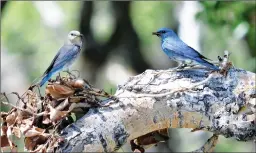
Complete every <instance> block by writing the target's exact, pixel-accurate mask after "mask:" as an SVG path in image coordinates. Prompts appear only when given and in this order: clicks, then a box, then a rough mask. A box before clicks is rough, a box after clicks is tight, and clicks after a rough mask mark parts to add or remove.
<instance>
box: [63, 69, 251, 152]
mask: <svg viewBox="0 0 256 153" xmlns="http://www.w3.org/2000/svg"><path fill="white" fill-rule="evenodd" d="M115 96H116V97H118V99H119V101H118V102H116V103H113V104H112V105H110V106H109V107H104V108H92V109H90V111H89V112H88V113H87V114H86V115H85V116H83V117H82V118H81V119H79V120H78V121H76V122H75V123H74V124H72V125H70V126H68V127H67V128H66V129H64V130H63V131H62V136H63V137H64V138H65V141H64V142H63V143H62V144H61V145H60V147H59V148H58V150H59V151H62V152H112V151H114V150H115V148H119V147H121V146H122V145H123V144H124V143H125V142H129V141H130V140H132V139H135V138H137V137H139V136H141V135H145V134H147V133H150V132H152V131H156V130H159V129H164V128H193V129H200V130H207V131H211V132H213V133H215V134H217V135H223V136H225V137H233V138H235V139H237V140H239V141H247V140H253V139H254V138H255V135H256V129H255V116H254V112H255V99H256V89H255V73H252V72H248V71H245V70H241V69H235V68H232V69H230V70H229V71H228V73H227V75H226V76H223V75H221V74H219V73H216V72H215V73H210V72H209V71H206V70H203V69H194V70H193V69H190V70H182V71H176V72H173V71H169V70H161V72H159V71H154V70H147V71H145V72H144V73H142V74H140V75H137V76H134V77H130V78H129V79H128V80H127V82H126V83H124V84H123V85H119V86H118V89H117V91H116V93H115ZM243 110H244V111H243ZM244 112H245V113H244Z"/></svg>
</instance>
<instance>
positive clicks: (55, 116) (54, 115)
mask: <svg viewBox="0 0 256 153" xmlns="http://www.w3.org/2000/svg"><path fill="white" fill-rule="evenodd" d="M49 108H50V120H51V121H53V122H55V121H57V120H60V119H62V118H63V117H66V115H67V114H68V113H69V111H59V110H57V109H55V108H53V107H52V106H51V105H49Z"/></svg>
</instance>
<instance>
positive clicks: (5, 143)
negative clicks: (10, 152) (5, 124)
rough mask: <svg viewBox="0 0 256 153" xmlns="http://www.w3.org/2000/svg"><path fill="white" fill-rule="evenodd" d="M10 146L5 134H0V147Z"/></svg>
mask: <svg viewBox="0 0 256 153" xmlns="http://www.w3.org/2000/svg"><path fill="white" fill-rule="evenodd" d="M8 146H10V144H9V141H8V138H7V135H1V148H3V147H8Z"/></svg>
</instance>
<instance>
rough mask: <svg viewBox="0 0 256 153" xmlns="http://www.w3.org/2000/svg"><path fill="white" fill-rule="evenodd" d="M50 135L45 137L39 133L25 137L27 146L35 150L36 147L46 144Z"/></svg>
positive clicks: (28, 148) (30, 149)
mask: <svg viewBox="0 0 256 153" xmlns="http://www.w3.org/2000/svg"><path fill="white" fill-rule="evenodd" d="M47 139H48V137H45V136H43V135H38V136H34V137H26V138H25V141H24V142H25V147H26V149H27V150H29V151H33V150H35V149H36V146H38V145H41V144H45V142H46V141H47Z"/></svg>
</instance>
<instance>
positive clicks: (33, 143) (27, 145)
mask: <svg viewBox="0 0 256 153" xmlns="http://www.w3.org/2000/svg"><path fill="white" fill-rule="evenodd" d="M24 143H25V148H26V149H27V150H34V148H35V146H36V141H33V137H27V138H25V140H24Z"/></svg>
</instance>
